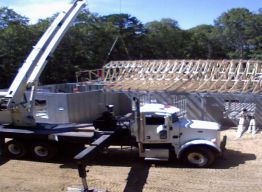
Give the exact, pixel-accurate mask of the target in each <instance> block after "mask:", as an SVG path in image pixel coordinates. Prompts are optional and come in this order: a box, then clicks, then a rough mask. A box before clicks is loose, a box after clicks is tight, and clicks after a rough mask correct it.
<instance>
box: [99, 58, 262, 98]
mask: <svg viewBox="0 0 262 192" xmlns="http://www.w3.org/2000/svg"><path fill="white" fill-rule="evenodd" d="M100 71H101V75H100V78H101V80H102V81H104V82H105V83H106V84H107V85H108V87H110V89H114V90H123V91H127V90H132V91H165V92H199V93H203V92H216V93H225V92H226V93H252V94H258V93H260V92H261V90H262V60H133V61H111V62H110V63H108V64H107V65H105V66H104V67H103V70H100Z"/></svg>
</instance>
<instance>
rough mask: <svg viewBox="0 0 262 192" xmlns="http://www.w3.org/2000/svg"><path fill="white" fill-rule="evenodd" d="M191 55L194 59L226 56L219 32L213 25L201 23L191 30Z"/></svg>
mask: <svg viewBox="0 0 262 192" xmlns="http://www.w3.org/2000/svg"><path fill="white" fill-rule="evenodd" d="M188 32H189V33H190V37H191V41H190V42H189V43H190V44H189V50H190V51H189V55H190V58H192V59H221V58H226V54H225V52H224V50H223V49H222V47H223V46H222V44H221V43H220V41H219V38H218V36H219V34H218V33H217V30H216V28H215V27H214V26H212V25H199V26H196V27H194V28H192V29H190V30H188Z"/></svg>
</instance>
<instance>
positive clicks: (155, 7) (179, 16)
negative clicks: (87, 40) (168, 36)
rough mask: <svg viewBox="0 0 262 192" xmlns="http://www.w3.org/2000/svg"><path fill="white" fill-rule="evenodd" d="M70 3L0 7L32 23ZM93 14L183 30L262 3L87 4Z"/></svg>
mask: <svg viewBox="0 0 262 192" xmlns="http://www.w3.org/2000/svg"><path fill="white" fill-rule="evenodd" d="M70 2H72V0H0V6H5V7H8V8H11V9H13V10H14V11H16V12H17V13H19V14H20V15H23V16H26V17H28V18H29V19H30V22H31V23H36V22H37V20H38V19H39V18H47V17H50V16H52V15H53V14H55V13H57V12H60V11H62V10H64V9H65V7H66V6H67V5H68V4H69V3H70ZM87 7H88V9H89V10H90V11H91V12H93V13H98V14H99V15H108V14H113V13H128V14H130V15H132V16H135V17H137V18H138V20H140V21H141V22H142V23H146V22H150V21H155V20H157V21H159V20H161V19H162V18H172V19H174V20H176V21H178V24H179V26H180V27H181V28H182V29H189V28H192V27H195V26H197V25H200V24H213V23H214V20H215V19H217V18H218V17H219V16H220V15H221V14H222V13H223V12H226V11H228V10H229V9H231V8H247V9H249V10H250V11H252V12H257V11H258V9H259V8H262V0H87Z"/></svg>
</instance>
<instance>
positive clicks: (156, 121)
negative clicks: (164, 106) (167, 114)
mask: <svg viewBox="0 0 262 192" xmlns="http://www.w3.org/2000/svg"><path fill="white" fill-rule="evenodd" d="M164 124H165V118H164V117H146V125H164Z"/></svg>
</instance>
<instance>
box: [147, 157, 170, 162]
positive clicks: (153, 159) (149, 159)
mask: <svg viewBox="0 0 262 192" xmlns="http://www.w3.org/2000/svg"><path fill="white" fill-rule="evenodd" d="M145 161H168V158H164V157H162V158H159V157H145Z"/></svg>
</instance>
